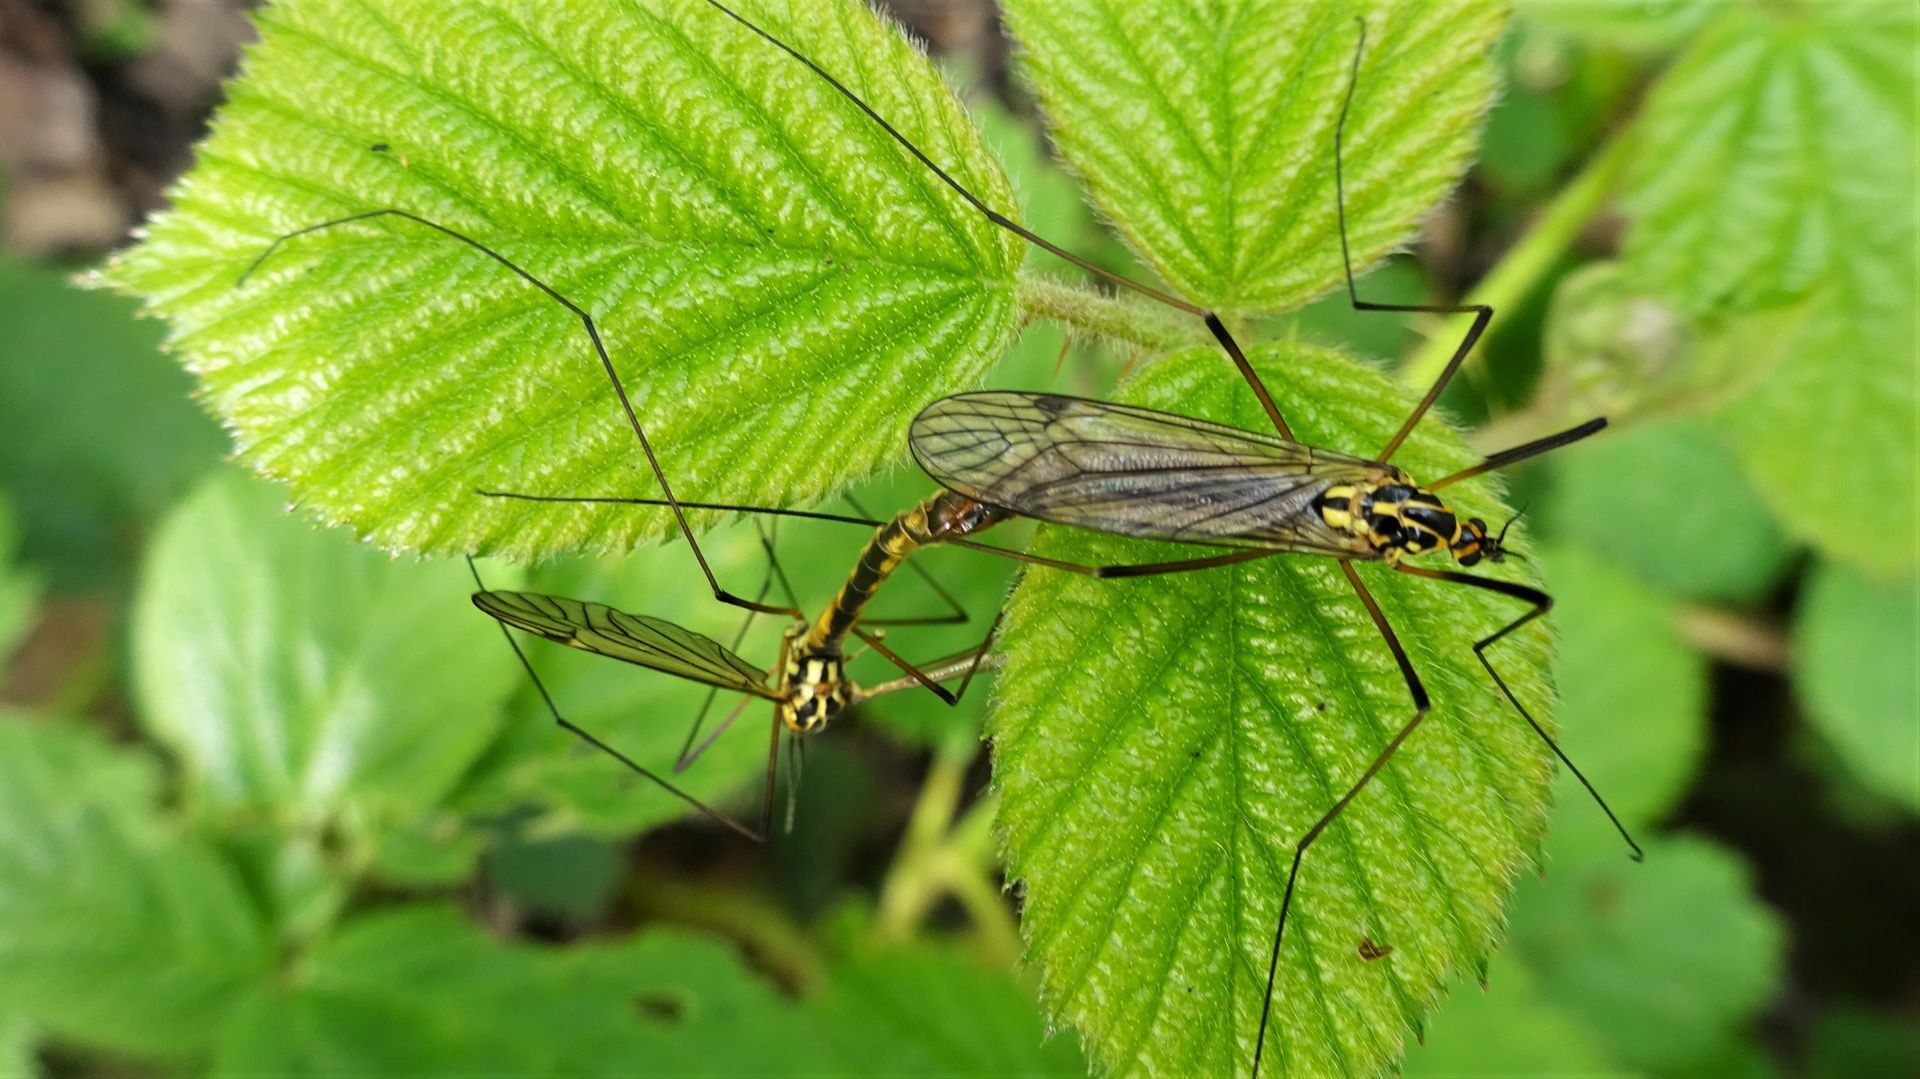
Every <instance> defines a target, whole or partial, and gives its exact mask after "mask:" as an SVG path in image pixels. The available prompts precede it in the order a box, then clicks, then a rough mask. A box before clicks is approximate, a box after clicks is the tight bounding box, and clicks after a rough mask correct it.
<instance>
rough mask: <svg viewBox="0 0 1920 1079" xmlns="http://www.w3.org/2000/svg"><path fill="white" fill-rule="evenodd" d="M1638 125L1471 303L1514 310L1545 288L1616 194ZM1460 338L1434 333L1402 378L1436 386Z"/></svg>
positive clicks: (1513, 251) (1565, 194) (1593, 165)
mask: <svg viewBox="0 0 1920 1079" xmlns="http://www.w3.org/2000/svg"><path fill="white" fill-rule="evenodd" d="M1636 126H1637V125H1635V124H1633V123H1631V122H1629V123H1628V124H1626V125H1625V126H1623V127H1622V128H1621V129H1620V130H1619V131H1617V132H1615V133H1614V135H1613V136H1612V137H1611V138H1610V139H1608V141H1607V142H1606V143H1605V144H1604V145H1603V146H1601V147H1600V149H1599V150H1598V151H1597V152H1595V153H1594V155H1593V157H1592V158H1590V159H1589V160H1588V161H1587V166H1586V168H1584V169H1581V170H1580V174H1579V175H1578V176H1575V177H1574V178H1573V179H1572V180H1571V181H1569V182H1568V183H1567V185H1566V186H1565V187H1564V188H1561V190H1560V193H1559V194H1558V195H1556V196H1554V199H1553V201H1552V202H1550V203H1548V204H1547V208H1546V209H1545V210H1544V211H1542V212H1541V214H1540V216H1539V217H1538V218H1536V219H1535V220H1534V222H1533V226H1532V227H1531V228H1529V229H1528V230H1527V234H1526V235H1525V236H1522V237H1521V238H1520V241H1519V242H1518V243H1516V244H1514V245H1513V246H1512V247H1510V248H1508V249H1507V253H1506V254H1505V255H1504V256H1502V257H1501V259H1500V263H1499V265H1497V266H1495V267H1494V268H1493V272H1492V273H1489V274H1488V275H1487V276H1486V277H1485V278H1483V279H1482V280H1481V282H1480V284H1479V285H1478V286H1477V287H1475V288H1474V289H1472V290H1471V291H1470V292H1469V293H1468V295H1467V301H1466V302H1468V303H1482V304H1486V305H1488V306H1490V307H1492V308H1493V309H1494V311H1495V313H1496V314H1497V313H1498V312H1500V311H1502V310H1507V309H1511V308H1512V307H1514V306H1515V305H1517V304H1518V303H1520V302H1521V301H1522V300H1524V299H1526V298H1527V297H1528V296H1530V295H1532V294H1533V292H1534V290H1536V289H1538V288H1539V287H1540V285H1541V283H1542V282H1543V281H1545V280H1546V277H1547V275H1548V274H1549V273H1551V272H1552V271H1553V268H1554V266H1555V265H1556V264H1558V263H1559V261H1560V257H1561V256H1562V255H1564V254H1566V251H1567V248H1568V247H1570V246H1572V245H1573V241H1574V240H1575V239H1576V238H1577V237H1578V236H1579V235H1580V232H1581V230H1583V229H1585V228H1586V226H1587V222H1589V221H1591V220H1592V219H1593V216H1594V215H1595V214H1596V213H1598V212H1599V211H1600V208H1601V207H1602V206H1604V205H1606V202H1607V198H1608V197H1609V196H1610V195H1612V194H1613V189H1614V187H1615V185H1617V184H1618V183H1619V182H1620V176H1621V174H1622V173H1623V172H1624V171H1625V170H1626V166H1627V163H1628V162H1629V161H1631V160H1632V158H1633V147H1634V144H1635V142H1636V141H1637V140H1636V139H1635V137H1634V135H1635V130H1636ZM1457 317H1461V318H1464V316H1457ZM1459 341H1460V338H1459V335H1458V334H1453V333H1443V334H1435V335H1432V336H1429V337H1428V338H1427V341H1426V343H1425V344H1423V345H1421V346H1420V348H1419V349H1417V350H1415V352H1414V353H1413V355H1412V356H1410V357H1408V358H1407V362H1406V363H1405V364H1403V365H1402V366H1401V368H1400V380H1401V381H1402V382H1404V383H1406V384H1407V385H1408V386H1411V387H1413V388H1414V389H1417V390H1425V389H1426V388H1427V387H1428V386H1431V385H1433V380H1434V379H1436V378H1439V377H1440V372H1441V371H1442V370H1443V369H1444V368H1445V367H1446V366H1447V360H1449V359H1450V358H1452V356H1453V350H1454V349H1455V348H1456V347H1457V346H1458V345H1459ZM1484 354H1485V353H1484V350H1481V351H1480V352H1477V353H1476V354H1475V355H1474V356H1473V357H1469V359H1468V361H1467V366H1468V367H1471V366H1472V365H1473V364H1474V363H1475V362H1476V361H1477V358H1478V357H1479V356H1481V355H1484Z"/></svg>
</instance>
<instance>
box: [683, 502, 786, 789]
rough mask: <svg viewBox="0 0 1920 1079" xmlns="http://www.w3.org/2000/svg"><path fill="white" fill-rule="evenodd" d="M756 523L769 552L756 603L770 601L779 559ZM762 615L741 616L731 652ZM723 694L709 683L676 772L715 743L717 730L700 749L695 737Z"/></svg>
mask: <svg viewBox="0 0 1920 1079" xmlns="http://www.w3.org/2000/svg"><path fill="white" fill-rule="evenodd" d="M775 523H776V524H777V523H778V518H776V519H775ZM753 526H754V528H755V529H756V530H758V531H759V533H760V546H761V548H762V549H763V550H764V551H765V552H766V555H767V573H766V576H765V577H762V578H761V579H760V588H759V590H758V591H756V592H755V593H754V594H753V602H754V603H755V604H761V603H764V602H766V598H767V593H768V592H769V591H770V590H771V589H772V588H773V577H774V567H775V566H776V565H778V562H777V561H776V560H775V556H774V552H773V537H772V536H770V535H768V534H767V527H766V526H765V525H763V524H761V523H760V521H759V520H758V519H757V518H756V519H755V520H754V522H753ZM759 614H760V612H759V611H748V612H747V613H746V615H745V616H744V617H742V618H741V619H740V628H739V629H737V630H735V631H734V633H733V643H732V644H730V645H728V648H729V649H730V650H731V651H734V652H738V651H740V642H742V641H744V640H746V639H747V630H749V629H751V628H752V627H753V620H754V619H755V618H757V617H758V616H759ZM719 697H720V687H719V686H709V687H708V688H707V699H706V700H704V701H701V702H700V710H699V711H698V712H696V713H694V717H693V726H692V727H690V728H688V730H687V737H686V739H685V740H684V741H682V742H681V743H680V753H679V755H678V756H676V757H675V758H674V760H673V771H674V774H675V775H678V774H680V773H681V772H684V771H686V770H687V768H688V767H690V766H691V765H692V764H693V762H694V760H695V759H696V758H698V757H699V756H700V754H702V753H705V752H706V751H707V747H708V746H710V745H712V744H713V739H714V738H715V737H718V736H719V734H720V731H715V732H714V733H713V735H712V736H710V737H709V738H708V739H707V740H706V741H704V742H702V743H700V748H699V749H694V748H693V741H694V739H696V738H698V737H700V728H701V727H703V726H705V725H706V722H707V713H708V712H711V711H712V710H713V702H714V701H715V700H718V699H719ZM743 703H744V702H743ZM739 714H740V709H739V708H735V709H734V710H733V713H732V714H731V715H729V716H728V717H727V720H726V723H722V724H721V725H720V730H721V731H723V730H726V727H727V723H731V722H733V716H735V715H739Z"/></svg>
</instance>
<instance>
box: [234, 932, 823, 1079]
mask: <svg viewBox="0 0 1920 1079" xmlns="http://www.w3.org/2000/svg"><path fill="white" fill-rule="evenodd" d="M657 1013H664V1014H657ZM714 1013H720V1014H723V1015H725V1016H727V1017H729V1018H730V1019H731V1021H732V1022H733V1023H734V1024H735V1028H734V1031H733V1038H734V1039H736V1040H738V1041H739V1042H741V1043H744V1044H746V1045H748V1046H753V1045H755V1044H757V1043H759V1042H761V1041H763V1040H767V1038H768V1035H769V1034H773V1033H794V1032H797V1029H798V1027H797V1024H795V1023H793V1022H791V1021H790V1020H789V1019H788V1018H787V1015H786V1012H785V1011H784V1010H783V1009H782V1007H781V1002H780V1001H779V1000H778V999H777V998H776V997H774V996H773V994H772V992H771V991H770V990H769V989H767V988H766V987H764V986H763V985H762V984H760V983H759V982H758V981H757V980H756V979H753V978H751V977H750V976H748V975H747V974H745V972H743V971H742V970H741V969H740V967H739V964H738V961H737V960H734V959H733V958H732V957H731V956H729V955H728V954H727V953H726V951H725V950H724V949H723V948H720V947H718V946H716V945H714V944H711V943H707V942H704V941H699V940H697V939H693V938H685V937H680V936H676V935H672V934H663V933H655V934H649V935H648V936H646V937H644V938H641V939H639V940H637V941H634V942H631V943H620V944H610V945H590V946H584V947H577V948H571V949H564V950H560V949H551V948H536V947H528V946H524V945H513V944H503V943H500V942H497V941H494V940H492V939H490V938H489V937H487V936H486V935H485V934H484V933H483V932H481V931H480V930H479V929H478V928H476V927H474V926H472V925H470V924H468V923H467V922H466V921H464V920H463V919H461V918H460V916H459V915H458V914H456V913H454V912H453V911H450V910H446V909H443V908H438V907H414V908H403V909H400V910H397V911H392V912H387V913H383V914H378V915H374V916H371V917H367V918H363V919H360V920H358V921H356V922H353V923H351V924H349V925H348V926H347V927H346V928H345V929H343V930H342V931H341V932H340V933H339V934H337V935H336V936H334V937H332V938H330V939H328V940H327V941H325V942H324V943H323V944H322V945H321V946H320V947H319V948H318V949H316V951H315V952H314V954H313V955H311V956H310V957H308V958H307V960H306V962H304V963H303V964H302V965H301V968H300V970H299V972H298V974H297V976H296V977H295V978H294V979H292V980H291V981H290V983H289V984H286V985H263V986H262V987H261V988H260V989H259V990H258V991H257V993H256V995H255V996H254V997H253V998H252V999H251V1000H250V1001H249V1002H248V1006H247V1007H246V1009H245V1010H244V1011H243V1012H242V1014H241V1015H240V1016H239V1017H237V1019H236V1021H235V1023H234V1024H233V1025H232V1027H231V1028H230V1029H229V1030H227V1032H226V1036H225V1038H224V1040H223V1043H222V1046H221V1049H220V1052H219V1054H218V1058H217V1060H216V1063H215V1072H216V1074H221V1075H268V1074H271V1075H346V1074H352V1075H379V1074H386V1075H421V1074H431V1075H473V1074H486V1075H561V1074H564V1075H581V1076H587V1075H631V1074H634V1073H635V1072H636V1071H644V1072H647V1073H650V1074H688V1073H689V1072H690V1071H691V1070H692V1069H691V1068H690V1067H689V1065H697V1064H698V1063H699V1062H700V1061H702V1060H703V1059H705V1060H711V1059H712V1058H713V1057H714V1056H715V1055H720V1056H721V1057H722V1059H724V1055H725V1053H726V1050H727V1045H726V1042H725V1041H724V1040H722V1039H719V1038H717V1037H716V1035H717V1034H718V1033H719V1030H718V1029H717V1027H718V1024H716V1023H714V1022H713V1016H714ZM783 1020H784V1022H783ZM703 1021H704V1023H705V1025H704V1027H703V1026H701V1024H702V1023H703ZM794 1041H797V1039H790V1040H789V1042H788V1044H786V1045H766V1046H765V1047H764V1048H765V1050H766V1051H767V1052H769V1053H771V1052H773V1051H775V1050H776V1049H778V1050H781V1051H785V1052H788V1053H792V1052H793V1051H794V1050H795V1048H796V1046H795V1045H794V1044H793V1042H794ZM799 1048H804V1047H803V1046H801V1047H799Z"/></svg>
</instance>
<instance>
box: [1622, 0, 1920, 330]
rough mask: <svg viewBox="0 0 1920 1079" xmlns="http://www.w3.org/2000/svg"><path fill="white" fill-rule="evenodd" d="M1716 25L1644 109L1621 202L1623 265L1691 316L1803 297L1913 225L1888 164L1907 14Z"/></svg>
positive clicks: (1799, 15)
mask: <svg viewBox="0 0 1920 1079" xmlns="http://www.w3.org/2000/svg"><path fill="white" fill-rule="evenodd" d="M1720 14H1721V18H1719V19H1718V20H1716V21H1715V22H1714V23H1713V25H1712V26H1710V27H1709V28H1708V30H1707V31H1706V32H1705V33H1703V34H1702V35H1701V36H1700V37H1699V38H1698V39H1697V40H1695V41H1694V42H1693V43H1692V45H1691V47H1690V48H1689V49H1688V50H1687V53H1686V55H1685V56H1683V57H1682V58H1681V59H1680V60H1679V61H1678V62H1677V63H1676V64H1675V65H1674V67H1673V69H1672V70H1671V71H1669V72H1668V73H1667V74H1666V75H1665V76H1663V77H1662V78H1661V80H1660V83H1659V85H1658V87H1657V88H1656V90H1655V91H1654V93H1653V94H1652V95H1651V96H1650V97H1649V99H1648V100H1647V103H1646V106H1645V108H1644V111H1643V114H1642V117H1641V121H1640V122H1641V125H1642V127H1641V130H1640V132H1639V138H1640V139H1641V144H1640V146H1639V147H1638V148H1637V151H1636V153H1635V155H1634V158H1633V163H1632V164H1631V166H1630V167H1629V171H1628V174H1627V177H1626V179H1625V185H1626V191H1625V194H1624V196H1623V200H1622V208H1623V209H1624V210H1625V211H1626V212H1627V213H1628V214H1629V215H1630V216H1631V217H1632V219H1633V226H1632V228H1631V229H1630V230H1629V231H1628V233H1627V236H1626V240H1625V249H1626V261H1627V264H1628V265H1629V266H1630V267H1631V268H1632V269H1633V270H1634V271H1635V273H1636V275H1637V276H1638V277H1639V278H1640V280H1642V281H1644V282H1647V283H1649V284H1657V285H1659V286H1660V294H1661V295H1662V296H1664V297H1665V298H1667V299H1668V300H1670V301H1673V302H1676V303H1679V304H1681V305H1682V306H1684V307H1687V308H1689V309H1692V310H1696V311H1701V310H1708V309H1711V308H1714V307H1718V306H1721V305H1726V304H1732V305H1735V306H1738V307H1743V308H1755V307H1765V306H1771V305H1774V304H1777V303H1780V302H1782V301H1785V300H1788V299H1791V298H1793V297H1796V296H1802V295H1805V294H1807V293H1808V292H1810V291H1812V290H1813V289H1815V288H1816V287H1818V285H1819V284H1820V283H1821V282H1823V281H1827V280H1832V279H1834V277H1835V276H1836V275H1837V274H1840V273H1841V272H1842V271H1843V270H1844V269H1845V267H1846V266H1847V265H1848V264H1850V263H1855V262H1857V261H1859V259H1860V256H1861V254H1862V250H1861V246H1862V243H1863V241H1866V240H1867V239H1868V238H1869V237H1868V235H1866V232H1879V231H1882V230H1887V229H1891V230H1892V231H1896V232H1899V231H1906V230H1910V229H1911V228H1912V222H1913V206H1912V199H1911V195H1912V186H1913V185H1912V175H1913V161H1912V158H1911V155H1907V154H1900V153H1891V152H1888V148H1889V147H1895V146H1902V145H1910V144H1911V142H1912V132H1913V119H1914V102H1913V96H1912V90H1913V75H1914V58H1913V55H1912V50H1911V48H1910V46H1911V45H1912V43H1913V38H1912V32H1913V12H1912V10H1911V9H1910V8H1907V7H1905V6H1904V5H1896V4H1834V5H1828V6H1824V7H1823V8H1820V9H1808V10H1806V11H1794V12H1786V11H1775V10H1770V9H1767V8H1763V7H1754V8H1749V7H1737V6H1736V7H1728V8H1725V9H1723V10H1722V11H1721V13H1720ZM1840 117H1844V118H1845V120H1846V122H1845V123H1836V122H1835V120H1836V118H1840ZM1903 178H1904V181H1905V182H1902V181H1903ZM1903 223H1904V224H1903ZM1863 225H1866V226H1870V228H1869V229H1867V230H1866V232H1863V230H1862V226H1863ZM1873 246H1874V247H1876V248H1878V250H1877V251H1876V252H1875V253H1874V256H1873V257H1874V258H1876V259H1886V260H1889V261H1887V263H1886V265H1889V266H1890V265H1892V262H1891V256H1893V255H1894V254H1895V253H1896V249H1894V248H1893V247H1892V246H1891V245H1885V244H1875V245H1873ZM1905 250H1907V251H1908V252H1910V251H1911V247H1910V246H1909V247H1908V248H1906V249H1905Z"/></svg>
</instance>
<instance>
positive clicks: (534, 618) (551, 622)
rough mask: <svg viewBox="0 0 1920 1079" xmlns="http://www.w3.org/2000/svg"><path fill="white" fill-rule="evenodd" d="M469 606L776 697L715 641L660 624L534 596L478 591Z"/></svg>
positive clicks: (597, 649)
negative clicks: (471, 604)
mask: <svg viewBox="0 0 1920 1079" xmlns="http://www.w3.org/2000/svg"><path fill="white" fill-rule="evenodd" d="M473 605H474V606H475V607H478V608H480V609H481V610H483V611H485V612H486V613H488V614H490V615H492V616H493V617H495V618H497V619H499V620H500V621H502V622H504V623H506V624H507V625H509V626H513V627H514V628H516V629H523V630H526V631H527V632H528V633H531V634H534V635H535V636H539V637H545V638H546V639H547V640H550V641H557V642H559V643H560V644H564V645H570V646H572V647H574V648H578V649H581V650H582V651H586V652H592V653H594V654H596V655H602V656H611V657H613V658H614V659H621V660H625V661H627V662H628V663H637V664H639V665H640V666H642V667H651V668H653V669H654V670H656V671H665V672H666V673H668V674H671V675H677V676H679V677H681V678H686V679H691V680H692V681H695V682H704V683H706V684H707V685H710V686H719V687H720V688H721V689H731V690H738V691H739V692H741V693H751V694H753V695H754V696H756V697H766V698H769V699H771V698H772V697H773V696H774V693H773V690H771V689H769V688H768V687H767V672H766V671H763V670H761V669H760V668H758V667H756V666H754V665H753V664H751V663H748V662H747V661H746V660H744V659H741V658H740V657H739V656H737V655H735V654H733V652H732V651H731V650H729V649H728V648H727V647H726V646H725V645H723V644H721V643H720V642H718V641H716V640H714V639H713V638H711V637H707V636H705V635H703V634H699V633H695V632H694V631H693V630H690V629H686V628H684V627H681V626H676V625H674V624H673V623H672V622H668V621H665V620H664V619H659V618H649V617H647V616H646V615H643V614H628V613H626V612H625V611H616V610H614V609H613V608H612V607H609V606H607V605H606V604H604V603H583V602H581V601H580V600H577V599H564V598H562V597H560V596H544V595H541V594H539V593H537V592H476V593H474V595H473Z"/></svg>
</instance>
